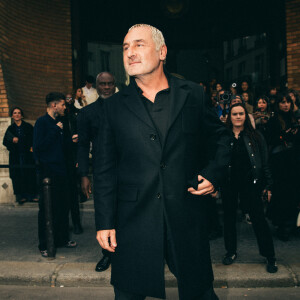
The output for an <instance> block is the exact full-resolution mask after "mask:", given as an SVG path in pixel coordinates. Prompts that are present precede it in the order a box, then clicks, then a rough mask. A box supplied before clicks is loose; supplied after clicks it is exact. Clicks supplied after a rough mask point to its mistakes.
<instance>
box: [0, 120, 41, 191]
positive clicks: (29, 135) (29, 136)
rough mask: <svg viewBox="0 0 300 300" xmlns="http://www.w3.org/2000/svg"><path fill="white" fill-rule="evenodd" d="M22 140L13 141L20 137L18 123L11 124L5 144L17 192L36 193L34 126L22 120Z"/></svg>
mask: <svg viewBox="0 0 300 300" xmlns="http://www.w3.org/2000/svg"><path fill="white" fill-rule="evenodd" d="M20 126H21V127H22V130H23V136H22V140H19V143H17V144H15V143H13V138H14V137H18V134H17V125H16V124H15V123H13V124H12V125H10V126H9V127H8V128H7V130H6V132H5V135H4V138H3V145H4V146H5V147H6V148H7V150H8V151H9V174H10V178H11V179H12V182H13V188H14V193H15V194H23V193H29V194H35V193H36V171H35V163H34V159H33V152H32V143H33V127H32V125H31V124H29V123H27V122H25V121H22V123H21V125H20ZM20 143H21V147H22V164H21V162H20Z"/></svg>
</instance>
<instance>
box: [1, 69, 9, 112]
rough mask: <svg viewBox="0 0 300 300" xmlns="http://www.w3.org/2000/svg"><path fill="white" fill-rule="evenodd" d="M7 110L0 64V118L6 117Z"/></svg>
mask: <svg viewBox="0 0 300 300" xmlns="http://www.w3.org/2000/svg"><path fill="white" fill-rule="evenodd" d="M8 110H9V109H8V101H7V93H6V88H5V83H4V78H3V71H2V65H1V63H0V117H7V114H8Z"/></svg>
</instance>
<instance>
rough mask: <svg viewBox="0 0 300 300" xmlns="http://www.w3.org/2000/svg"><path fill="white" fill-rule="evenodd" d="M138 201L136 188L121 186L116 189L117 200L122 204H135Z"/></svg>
mask: <svg viewBox="0 0 300 300" xmlns="http://www.w3.org/2000/svg"><path fill="white" fill-rule="evenodd" d="M137 199H138V188H137V187H136V186H132V185H121V186H119V188H118V200H119V201H123V202H135V201H137Z"/></svg>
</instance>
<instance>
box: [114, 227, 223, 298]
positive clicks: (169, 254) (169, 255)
mask: <svg viewBox="0 0 300 300" xmlns="http://www.w3.org/2000/svg"><path fill="white" fill-rule="evenodd" d="M187 255H188V253H187ZM165 260H166V262H167V265H168V267H169V270H170V271H171V272H172V273H173V274H174V276H175V277H176V278H178V275H177V274H178V272H177V267H176V261H175V259H174V255H173V247H172V239H171V236H170V234H169V233H168V230H167V225H166V222H165ZM183 288H184V287H182V286H181V285H180V284H178V292H179V299H180V300H218V299H219V298H218V297H217V295H216V294H215V292H214V289H213V287H211V288H209V289H208V290H207V291H206V292H205V293H204V294H200V295H194V297H193V298H190V299H184V298H183V297H182V296H181V291H182V289H183ZM114 291H115V300H144V299H145V298H146V296H145V295H136V294H132V293H128V292H124V291H120V290H119V289H117V288H116V287H114Z"/></svg>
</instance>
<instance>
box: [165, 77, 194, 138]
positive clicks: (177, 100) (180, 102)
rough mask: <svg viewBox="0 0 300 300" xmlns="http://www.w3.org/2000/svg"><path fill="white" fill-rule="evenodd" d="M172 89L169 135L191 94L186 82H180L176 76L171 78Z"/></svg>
mask: <svg viewBox="0 0 300 300" xmlns="http://www.w3.org/2000/svg"><path fill="white" fill-rule="evenodd" d="M170 87H171V88H170V97H171V107H170V112H169V122H168V130H167V133H168V132H169V130H170V128H171V126H172V125H173V123H174V122H175V120H176V118H177V117H178V115H179V113H180V111H181V110H182V108H183V106H184V104H185V102H186V99H187V97H188V95H189V92H190V89H189V87H188V85H187V84H186V83H185V81H182V80H179V79H177V78H176V77H174V76H172V77H171V78H170Z"/></svg>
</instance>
